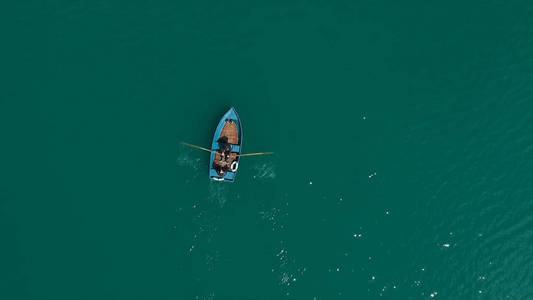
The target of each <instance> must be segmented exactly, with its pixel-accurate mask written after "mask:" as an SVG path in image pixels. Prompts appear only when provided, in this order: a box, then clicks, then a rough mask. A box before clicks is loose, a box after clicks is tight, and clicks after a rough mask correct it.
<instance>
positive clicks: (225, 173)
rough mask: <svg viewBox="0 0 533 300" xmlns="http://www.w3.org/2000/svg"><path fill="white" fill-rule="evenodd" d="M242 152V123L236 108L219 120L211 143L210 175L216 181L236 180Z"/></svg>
mask: <svg viewBox="0 0 533 300" xmlns="http://www.w3.org/2000/svg"><path fill="white" fill-rule="evenodd" d="M241 152H242V124H241V119H240V118H239V115H238V114H237V111H236V110H235V108H233V107H232V108H230V109H229V110H228V112H226V113H225V114H224V116H222V118H221V119H220V121H219V122H218V125H217V128H216V130H215V135H214V136H213V142H212V143H211V156H210V159H209V177H210V178H211V179H213V180H216V181H226V182H233V181H235V175H236V173H237V170H238V168H239V159H240V155H241Z"/></svg>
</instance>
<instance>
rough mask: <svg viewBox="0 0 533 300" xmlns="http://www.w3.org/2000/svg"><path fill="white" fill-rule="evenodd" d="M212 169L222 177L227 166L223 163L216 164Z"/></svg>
mask: <svg viewBox="0 0 533 300" xmlns="http://www.w3.org/2000/svg"><path fill="white" fill-rule="evenodd" d="M214 169H215V171H216V172H217V174H218V175H219V176H220V177H224V176H225V175H226V173H227V172H228V167H227V166H225V165H220V164H216V165H215V166H214Z"/></svg>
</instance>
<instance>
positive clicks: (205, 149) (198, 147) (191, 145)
mask: <svg viewBox="0 0 533 300" xmlns="http://www.w3.org/2000/svg"><path fill="white" fill-rule="evenodd" d="M181 143H182V144H183V145H185V146H189V147H193V148H196V149H200V150H204V151H207V152H216V151H213V150H209V149H207V148H204V147H200V146H196V145H193V144H189V143H185V142H181Z"/></svg>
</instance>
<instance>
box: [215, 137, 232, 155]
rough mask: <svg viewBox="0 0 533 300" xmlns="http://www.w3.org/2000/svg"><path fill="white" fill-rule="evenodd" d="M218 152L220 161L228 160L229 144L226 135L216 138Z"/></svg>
mask: <svg viewBox="0 0 533 300" xmlns="http://www.w3.org/2000/svg"><path fill="white" fill-rule="evenodd" d="M217 142H218V152H219V153H220V161H228V159H229V155H230V153H231V145H230V144H229V143H228V137H227V136H223V137H221V138H219V139H218V141H217Z"/></svg>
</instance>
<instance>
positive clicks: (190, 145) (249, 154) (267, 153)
mask: <svg viewBox="0 0 533 300" xmlns="http://www.w3.org/2000/svg"><path fill="white" fill-rule="evenodd" d="M181 143H182V144H183V145H185V146H189V147H193V148H196V149H200V150H204V151H207V152H216V151H214V150H209V149H207V148H204V147H200V146H196V145H193V144H189V143H185V142H181ZM269 154H274V152H257V153H246V154H237V156H256V155H269Z"/></svg>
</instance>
